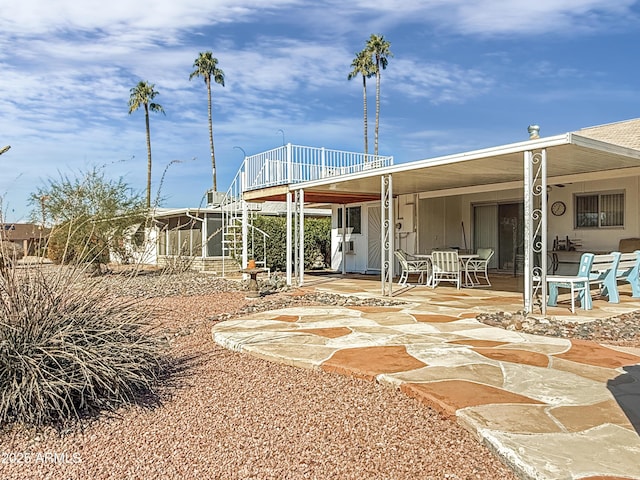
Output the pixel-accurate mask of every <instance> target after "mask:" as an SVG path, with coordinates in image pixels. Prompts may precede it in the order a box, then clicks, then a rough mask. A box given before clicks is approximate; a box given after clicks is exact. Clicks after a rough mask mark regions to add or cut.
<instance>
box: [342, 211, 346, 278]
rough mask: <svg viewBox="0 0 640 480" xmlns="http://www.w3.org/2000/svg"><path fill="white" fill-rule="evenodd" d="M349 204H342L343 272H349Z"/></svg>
mask: <svg viewBox="0 0 640 480" xmlns="http://www.w3.org/2000/svg"><path fill="white" fill-rule="evenodd" d="M346 252H347V205H346V204H342V274H343V275H344V274H345V273H347V265H346V263H347V255H346Z"/></svg>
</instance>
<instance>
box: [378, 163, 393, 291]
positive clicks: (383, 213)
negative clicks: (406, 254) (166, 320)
mask: <svg viewBox="0 0 640 480" xmlns="http://www.w3.org/2000/svg"><path fill="white" fill-rule="evenodd" d="M380 207H381V208H380V251H381V257H382V258H381V259H380V260H381V264H380V268H381V272H380V276H381V278H380V282H381V284H382V295H385V296H389V297H390V296H391V295H392V294H393V250H394V246H393V237H394V236H395V232H394V228H395V225H394V223H395V222H394V216H393V179H392V177H391V175H390V174H389V175H382V176H381V177H380Z"/></svg>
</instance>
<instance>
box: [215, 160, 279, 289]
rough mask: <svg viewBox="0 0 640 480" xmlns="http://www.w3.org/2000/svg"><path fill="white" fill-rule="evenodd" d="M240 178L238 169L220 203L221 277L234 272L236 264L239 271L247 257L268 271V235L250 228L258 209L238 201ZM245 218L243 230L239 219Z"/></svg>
mask: <svg viewBox="0 0 640 480" xmlns="http://www.w3.org/2000/svg"><path fill="white" fill-rule="evenodd" d="M243 176H244V171H243V170H242V169H240V170H239V171H238V173H237V174H236V176H235V178H234V179H233V181H232V182H231V185H230V186H229V189H228V190H227V193H226V194H225V195H224V197H223V199H222V200H221V202H220V209H221V210H222V275H223V276H225V275H226V274H229V273H234V272H237V271H238V268H237V266H238V265H240V268H244V267H245V266H246V261H247V260H248V259H249V258H253V259H254V260H255V261H256V265H258V266H260V267H262V268H268V265H267V247H266V239H267V238H268V237H269V235H267V234H266V233H265V232H263V231H262V230H260V229H259V228H257V227H255V226H254V225H253V219H254V218H255V212H256V211H259V210H260V208H259V205H258V204H255V203H249V202H245V201H244V200H243V199H242V178H243ZM245 217H246V229H245V228H244V227H243V218H245ZM256 235H258V236H259V237H260V238H261V239H262V245H263V248H262V249H261V250H262V251H258V249H257V248H255V245H254V243H255V238H256ZM244 252H246V254H245V253H244Z"/></svg>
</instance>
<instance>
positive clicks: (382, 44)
mask: <svg viewBox="0 0 640 480" xmlns="http://www.w3.org/2000/svg"><path fill="white" fill-rule="evenodd" d="M390 47H391V44H390V43H389V42H387V41H386V40H385V39H384V36H383V35H376V34H373V33H372V34H371V37H369V40H368V41H367V46H366V48H365V50H367V51H368V52H369V54H370V55H371V56H372V57H373V58H374V59H375V67H374V71H375V75H376V133H375V142H374V147H373V150H374V152H373V153H374V155H378V127H379V126H380V73H381V72H380V68H381V67H382V69H383V70H384V69H386V68H387V64H388V63H389V60H388V57H393V53H391V50H390Z"/></svg>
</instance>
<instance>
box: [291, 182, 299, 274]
mask: <svg viewBox="0 0 640 480" xmlns="http://www.w3.org/2000/svg"><path fill="white" fill-rule="evenodd" d="M299 197H300V191H299V190H296V191H295V192H294V193H293V212H292V213H293V242H291V248H293V280H294V281H295V282H297V281H298V275H299V272H300V257H299V256H298V252H299V250H298V240H299V237H298V207H299V205H300V202H299Z"/></svg>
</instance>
